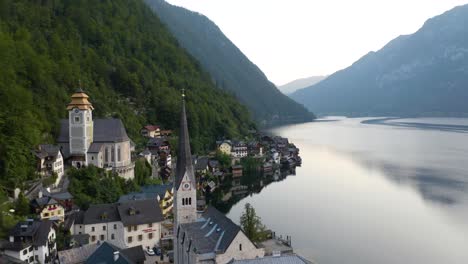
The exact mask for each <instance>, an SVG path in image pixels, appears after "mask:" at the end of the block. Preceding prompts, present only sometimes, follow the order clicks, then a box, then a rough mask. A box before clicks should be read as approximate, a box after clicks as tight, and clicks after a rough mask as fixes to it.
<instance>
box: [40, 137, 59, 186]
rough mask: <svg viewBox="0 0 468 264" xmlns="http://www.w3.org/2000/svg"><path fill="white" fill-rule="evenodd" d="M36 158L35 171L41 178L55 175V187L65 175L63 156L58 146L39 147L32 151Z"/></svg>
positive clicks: (46, 145) (45, 145)
mask: <svg viewBox="0 0 468 264" xmlns="http://www.w3.org/2000/svg"><path fill="white" fill-rule="evenodd" d="M33 153H34V155H35V157H36V163H37V166H36V171H37V172H38V173H39V174H40V175H42V176H52V175H53V174H54V173H55V174H56V175H57V179H56V180H55V183H54V185H55V186H57V185H58V184H59V182H60V181H61V180H62V177H63V175H64V173H65V169H64V163H63V156H62V152H61V151H60V147H59V146H54V145H50V144H44V145H39V147H38V149H37V150H34V152H33Z"/></svg>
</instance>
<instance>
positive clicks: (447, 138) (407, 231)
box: [229, 118, 468, 264]
mask: <svg viewBox="0 0 468 264" xmlns="http://www.w3.org/2000/svg"><path fill="white" fill-rule="evenodd" d="M272 132H273V133H274V134H276V135H280V136H283V137H287V138H289V140H290V142H293V143H294V144H296V146H298V147H299V148H300V153H301V157H302V160H303V163H302V167H300V168H297V169H296V175H295V176H290V177H288V178H287V179H286V180H284V181H281V182H276V183H272V184H271V185H269V186H267V187H266V188H264V189H263V190H262V192H261V193H259V194H256V195H253V196H251V197H247V198H245V199H243V200H242V201H240V202H239V203H238V204H237V205H235V206H234V207H233V208H232V209H231V211H230V213H229V217H230V218H231V219H233V220H234V221H235V222H238V221H239V215H240V214H241V211H242V210H243V206H244V204H245V203H247V202H249V203H251V204H252V205H253V206H254V207H255V209H256V210H257V213H258V214H259V215H260V216H261V217H262V219H263V222H264V224H266V225H267V227H268V228H270V229H272V230H274V231H276V233H277V234H278V235H279V234H283V235H291V236H292V243H293V247H294V248H295V250H296V252H298V253H300V254H302V255H304V256H305V257H308V258H310V259H313V260H316V261H317V262H318V263H321V264H330V263H356V264H357V263H359V264H362V263H369V264H370V263H389V264H390V263H425V264H426V263H467V261H468V250H467V245H468V119H460V118H423V119H376V118H365V119H364V118H352V119H347V118H328V119H327V120H323V121H321V122H313V123H306V124H300V125H291V126H285V127H281V128H277V129H274V130H273V131H272ZM292 219H294V221H292ZM289 220H291V221H289Z"/></svg>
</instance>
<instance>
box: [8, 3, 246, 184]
mask: <svg viewBox="0 0 468 264" xmlns="http://www.w3.org/2000/svg"><path fill="white" fill-rule="evenodd" d="M0 69H1V70H0V185H3V186H5V185H6V186H8V187H10V188H11V187H13V186H20V185H21V184H23V182H24V181H25V180H28V179H32V178H33V177H34V174H33V171H32V170H33V164H34V158H33V157H32V155H31V153H30V150H31V148H33V147H34V146H36V145H37V144H39V143H42V142H53V141H54V139H55V137H56V133H57V132H58V126H59V122H58V121H59V119H60V118H67V117H68V115H67V112H66V109H65V107H66V105H67V103H68V102H69V100H70V95H71V94H72V92H73V91H75V90H76V89H77V88H78V85H79V80H81V83H82V86H83V89H85V91H87V92H88V94H89V96H90V100H91V102H92V103H93V105H94V107H95V113H94V116H95V117H118V118H121V119H122V120H123V122H124V124H125V126H126V128H127V132H128V134H129V136H130V137H131V138H133V139H134V140H135V141H137V143H138V141H139V138H138V134H139V130H140V128H141V127H142V125H144V124H147V123H156V124H160V125H162V126H164V127H165V128H170V129H174V128H175V129H177V124H178V120H179V111H180V98H181V96H180V90H181V89H182V88H185V89H186V94H187V100H188V102H187V110H188V117H189V126H190V132H191V137H192V144H193V149H194V151H202V150H205V149H208V148H210V147H212V145H211V144H214V141H215V139H216V138H217V137H221V136H227V137H234V136H239V135H242V134H244V133H246V131H247V130H248V129H249V128H251V127H253V126H254V124H253V122H252V120H251V119H250V115H249V112H248V110H247V109H246V108H245V107H244V106H243V105H241V104H240V103H238V102H237V101H236V99H235V98H234V97H233V96H231V95H229V94H227V93H225V92H223V91H221V90H219V89H217V88H216V87H215V86H214V85H213V84H212V82H211V78H210V76H208V75H207V74H206V73H204V72H203V70H202V68H201V67H200V65H199V64H198V63H197V62H196V61H195V59H193V58H192V57H191V56H190V55H189V54H188V53H186V52H185V51H184V50H183V49H182V48H181V47H179V46H178V44H177V41H176V39H175V38H174V37H172V35H171V33H170V32H169V31H167V30H166V28H165V26H164V25H163V24H162V23H161V22H160V21H159V19H158V18H157V16H155V15H154V14H153V12H152V11H151V10H150V9H149V8H148V7H147V6H146V5H145V4H144V3H143V1H141V0H112V1H110V0H108V1H91V0H83V1H74V0H49V1H48V0H44V1H27V0H14V1H13V0H0Z"/></svg>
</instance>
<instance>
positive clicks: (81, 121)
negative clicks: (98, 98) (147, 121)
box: [57, 89, 135, 179]
mask: <svg viewBox="0 0 468 264" xmlns="http://www.w3.org/2000/svg"><path fill="white" fill-rule="evenodd" d="M88 98H89V96H88V95H87V94H86V93H85V92H84V91H83V90H81V89H80V90H79V91H77V92H76V93H74V94H73V95H72V97H71V102H70V103H69V104H68V106H67V110H68V119H63V120H61V124H60V126H61V128H60V135H59V138H58V139H57V142H58V144H59V146H60V148H61V151H62V153H63V156H64V158H65V160H67V161H68V162H69V163H71V165H72V166H74V167H76V168H81V167H82V166H87V165H89V164H93V165H94V166H96V167H99V168H105V169H107V170H110V171H113V172H116V173H117V174H118V175H119V176H121V177H123V178H125V179H133V177H134V168H135V164H134V163H133V162H132V160H131V144H132V143H131V140H130V138H129V137H128V136H127V132H126V130H125V127H124V125H123V123H122V121H121V120H120V119H114V118H108V119H93V110H94V107H93V105H92V104H91V103H90V102H89V100H88Z"/></svg>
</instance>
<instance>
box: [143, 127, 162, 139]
mask: <svg viewBox="0 0 468 264" xmlns="http://www.w3.org/2000/svg"><path fill="white" fill-rule="evenodd" d="M140 132H141V135H142V136H144V137H148V138H155V137H160V136H161V129H160V128H159V126H153V125H147V126H144V127H143V128H142V129H141V131H140Z"/></svg>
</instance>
